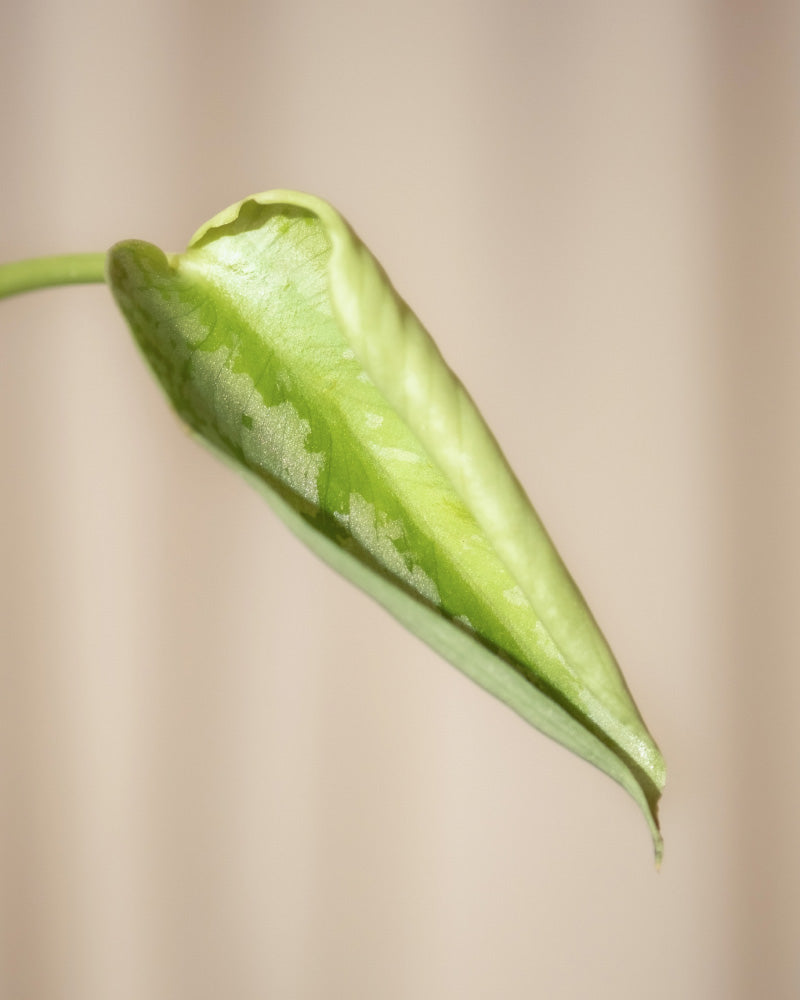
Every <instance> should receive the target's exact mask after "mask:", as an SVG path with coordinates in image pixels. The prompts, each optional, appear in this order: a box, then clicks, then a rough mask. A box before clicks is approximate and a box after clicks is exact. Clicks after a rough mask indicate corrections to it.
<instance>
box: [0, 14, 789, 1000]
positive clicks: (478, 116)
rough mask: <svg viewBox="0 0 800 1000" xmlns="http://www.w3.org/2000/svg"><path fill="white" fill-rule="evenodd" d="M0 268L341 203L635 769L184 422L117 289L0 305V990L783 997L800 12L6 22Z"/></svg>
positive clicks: (35, 996)
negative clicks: (652, 841)
mask: <svg viewBox="0 0 800 1000" xmlns="http://www.w3.org/2000/svg"><path fill="white" fill-rule="evenodd" d="M0 88H1V92H2V101H0V120H1V121H2V130H1V131H0V135H2V142H0V179H2V194H1V195H0V201H1V203H2V229H1V230H0V259H11V258H12V257H15V256H23V255H32V254H38V253H55V252H59V251H69V250H101V249H104V248H105V247H106V246H108V245H110V244H111V243H112V242H114V241H115V240H117V239H120V238H124V237H131V236H133V237H142V238H146V239H150V240H152V241H154V242H157V243H159V244H161V245H162V246H164V247H165V248H167V249H180V248H181V247H182V246H183V245H184V244H185V242H186V241H187V239H188V238H189V236H190V235H191V233H192V232H193V231H194V229H195V228H196V227H197V226H198V225H199V224H200V223H201V222H203V221H204V220H205V219H206V218H208V217H209V216H210V215H212V214H214V213H215V212H217V211H218V210H219V209H221V208H223V207H224V206H225V205H227V204H229V203H230V202H232V201H235V200H238V199H239V198H241V197H243V196H245V195H247V194H249V193H252V192H254V191H259V190H265V189H267V188H270V187H276V186H290V187H298V188H301V189H308V190H311V191H314V192H315V193H318V194H321V195H323V196H325V197H327V198H329V199H330V200H331V201H333V202H334V203H335V204H336V205H337V206H338V207H339V208H340V209H341V210H342V211H343V212H344V214H345V215H347V216H348V217H349V218H350V220H351V221H352V222H353V224H354V225H355V226H356V228H357V229H358V230H359V232H360V233H361V235H362V236H363V237H364V239H365V240H366V241H367V242H368V244H369V245H370V246H371V247H372V248H373V249H374V250H375V252H376V253H377V254H378V256H379V257H380V258H381V259H382V260H383V262H384V263H385V265H386V267H387V269H388V271H389V273H390V274H391V275H392V277H393V278H394V280H395V283H396V284H397V285H398V287H399V288H400V290H401V291H402V292H403V294H404V295H405V296H406V297H407V298H408V299H409V301H410V302H411V303H412V305H413V306H414V307H415V309H416V310H417V312H418V313H419V314H420V316H421V317H422V318H423V320H424V321H425V322H426V323H427V325H428V326H429V328H430V329H431V330H432V331H433V332H434V335H435V336H436V338H437V340H438V341H439V342H440V344H441V345H442V348H443V350H444V352H445V355H446V356H447V357H448V358H449V360H450V361H451V363H452V364H453V365H454V367H455V368H456V369H457V371H458V372H459V373H460V374H461V375H462V377H463V379H464V381H465V382H466V383H467V385H468V386H469V387H470V389H471V390H472V392H473V394H474V396H475V398H476V399H477V401H478V403H479V405H480V406H481V407H482V408H483V409H484V411H485V413H486V415H487V417H488V418H489V421H490V423H491V424H492V425H493V427H494V428H495V429H496V431H497V434H498V436H499V438H500V440H501V442H502V443H503V445H504V447H505V448H506V450H507V452H508V454H509V456H510V458H511V460H512V463H513V464H514V466H515V467H516V469H517V470H518V472H519V474H520V476H521V478H522V480H523V482H524V483H525V484H526V486H527V487H528V488H529V490H530V492H531V494H532V496H533V498H534V501H535V503H536V504H537V507H538V508H539V510H540V512H541V514H542V516H543V517H544V519H545V521H546V523H547V524H548V526H549V527H550V529H551V532H552V533H553V535H554V536H555V538H556V540H557V541H558V543H559V546H560V548H561V549H562V551H563V554H564V556H565V558H566V560H567V562H568V564H569V565H570V567H571V568H572V569H573V571H574V573H575V575H576V576H577V578H578V580H579V582H580V584H581V585H582V587H583V588H584V590H585V592H586V594H587V596H588V598H589V600H590V603H591V604H592V606H593V608H594V609H595V611H596V614H597V616H598V618H599V619H600V621H601V623H602V624H603V626H604V628H605V630H606V632H607V634H608V635H609V637H610V638H611V640H612V645H613V646H614V648H615V649H616V651H617V653H618V656H619V658H620V660H621V662H622V664H623V667H624V669H625V671H626V674H627V676H628V679H629V681H630V684H631V686H632V688H633V690H634V693H635V694H636V696H637V699H638V701H639V703H640V706H641V708H642V710H643V712H644V714H645V717H646V718H647V720H648V722H649V723H650V725H651V727H652V729H653V732H654V733H655V735H656V737H657V739H658V740H659V741H660V743H661V745H662V747H663V750H664V753H665V755H666V758H667V761H668V765H669V774H670V782H669V786H668V790H667V794H666V797H665V801H664V807H663V823H664V831H665V836H666V851H667V853H666V860H665V864H664V867H663V870H662V871H661V873H660V874H659V875H656V874H655V873H654V871H653V868H652V864H651V856H650V846H649V843H648V836H647V832H646V829H645V825H644V822H643V821H642V820H641V818H640V817H639V816H638V815H637V812H636V809H635V807H634V806H633V804H632V803H631V802H630V801H629V800H628V799H627V798H626V796H625V795H624V793H622V792H621V791H620V790H619V789H618V788H617V787H616V786H614V785H613V784H612V783H611V782H609V781H608V780H607V779H606V778H605V777H603V776H602V775H600V774H599V773H597V772H595V771H593V770H592V769H591V768H590V767H588V766H587V765H586V764H584V763H583V762H581V761H579V760H577V759H576V758H573V757H571V756H570V755H568V754H567V753H565V752H564V751H562V750H561V749H560V748H558V747H556V746H555V745H553V744H550V743H549V742H548V741H546V740H545V739H544V738H543V737H541V736H540V735H539V734H538V733H536V732H534V731H532V730H530V729H529V728H527V727H526V726H525V725H524V724H523V723H522V722H521V721H519V720H518V719H517V718H516V717H515V716H514V715H513V714H512V713H511V712H509V711H508V710H507V709H505V708H503V707H502V706H500V705H499V704H497V703H495V702H493V701H492V700H491V699H490V698H489V697H488V696H486V695H485V694H484V693H483V692H481V691H480V690H478V689H477V688H474V687H472V686H471V685H470V684H469V683H468V682H467V681H466V680H465V679H464V678H462V677H461V675H459V674H458V673H457V672H456V671H455V670H454V669H452V668H451V667H449V666H448V665H446V664H444V663H443V662H441V661H439V660H438V659H437V658H436V657H435V656H434V655H433V654H432V653H429V652H428V651H427V650H426V649H425V648H423V647H422V645H421V644H420V643H419V642H417V641H416V640H415V639H414V638H412V637H410V636H408V635H406V634H404V633H403V632H402V631H401V629H400V628H399V627H398V626H396V625H395V623H394V622H393V621H392V620H391V619H390V618H388V617H387V616H386V614H385V613H384V612H383V611H381V610H380V609H379V608H377V607H376V606H374V605H373V604H371V603H370V602H369V601H368V600H367V599H366V598H364V597H363V596H362V595H361V594H359V593H357V592H356V591H354V590H352V589H351V588H350V587H349V586H347V585H346V584H344V583H343V582H341V581H340V580H338V579H337V578H335V577H334V576H333V575H332V574H331V573H330V572H329V571H328V570H327V569H326V568H325V567H323V566H321V565H319V564H318V563H317V562H316V561H315V560H314V559H313V558H312V557H311V556H310V555H308V554H306V552H305V551H304V550H302V549H301V547H300V545H299V544H298V543H297V542H296V541H295V540H294V539H293V538H291V537H290V536H289V535H288V534H287V533H286V531H285V530H284V529H283V527H282V526H281V525H280V524H278V523H277V522H276V521H275V519H274V517H273V516H272V515H271V514H270V512H269V511H268V510H267V509H266V508H265V506H264V505H263V503H262V502H261V501H260V499H259V498H258V497H257V496H256V495H254V494H251V493H250V492H248V490H247V488H246V487H245V486H244V485H243V484H242V483H240V482H238V481H237V480H236V479H235V477H232V476H231V475H230V473H229V472H228V471H227V470H225V469H223V468H221V467H218V466H217V465H215V464H214V463H213V462H212V461H211V460H210V459H209V458H208V456H207V455H206V454H205V453H204V452H203V451H202V450H201V449H199V448H198V447H197V446H196V445H194V444H193V443H191V442H190V441H188V440H187V439H186V437H185V435H184V434H183V433H182V431H181V429H180V428H179V426H178V425H177V424H176V422H175V421H174V419H173V418H172V416H171V414H170V413H169V412H168V410H167V409H166V408H165V406H164V404H163V402H162V399H161V397H160V394H159V392H158V391H157V389H156V388H155V386H154V384H153V382H152V380H151V379H150V377H149V375H148V374H147V372H146V371H145V370H144V368H143V366H142V364H141V362H140V360H139V358H138V356H137V354H136V352H135V351H134V349H133V347H132V344H131V342H130V339H129V337H128V334H127V333H126V330H125V328H124V326H123V324H122V321H121V319H120V318H119V317H118V316H117V315H116V314H115V311H114V308H113V306H112V303H111V301H110V297H109V296H108V295H107V294H106V293H105V292H104V290H103V289H102V288H99V287H95V288H87V289H79V288H78V289H66V290H59V291H53V292H47V293H43V294H40V295H38V296H29V297H27V298H20V299H18V300H14V301H10V302H7V303H3V304H2V307H0V358H1V359H2V362H1V363H0V458H1V459H2V468H3V476H2V488H1V492H0V782H1V783H2V784H1V785H0V810H1V814H0V838H1V839H0V943H1V946H2V951H1V952H0V996H1V997H2V998H3V1000H5V998H8V1000H12V998H13V1000H51V998H53V1000H56V998H57V1000H62V998H63V1000H67V998H70V1000H71V998H76V1000H78V998H80V1000H95V998H97V1000H99V998H114V1000H134V998H135V1000H141V998H145V997H146V998H148V1000H149V998H153V1000H162V998H163V1000H167V998H169V1000H174V998H179V1000H183V998H186V1000H205V998H208V1000H211V998H215V1000H216V998H221V997H226V998H227V997H230V998H236V1000H249V998H265V997H269V998H278V1000H282V998H298V1000H300V998H302V1000H305V998H315V1000H316V998H348V1000H349V998H381V1000H383V998H387V1000H395V998H396V1000H400V998H403V1000H405V998H436V1000H445V998H458V1000H478V998H481V1000H483V998H496V997H499V998H507V1000H517V998H528V997H559V998H561V997H565V998H583V997H586V996H593V997H614V998H634V997H635V998H641V997H648V998H663V1000H666V998H670V1000H672V998H676V997H681V998H698V1000H700V998H717V997H719V998H726V1000H727V998H742V1000H744V998H750V997H756V996H758V997H768V998H771V1000H783V998H790V997H791V998H795V997H797V996H798V995H800V945H799V942H798V938H800V860H799V854H798V850H797V844H798V841H799V840H800V806H799V805H798V795H797V787H798V773H800V771H799V768H800V727H799V726H798V723H797V720H798V711H799V710H800V671H798V652H797V645H798V643H797V636H798V624H797V622H798V614H799V612H798V597H800V581H799V580H798V576H799V575H800V571H799V570H798V565H800V529H798V517H797V512H798V507H800V467H799V465H798V443H800V442H799V441H798V438H799V437H800V436H799V435H798V426H800V412H799V411H800V402H798V391H797V386H798V384H800V381H799V380H800V338H798V319H800V315H799V314H800V298H799V294H800V293H798V270H799V267H798V265H800V241H799V240H798V236H800V211H799V209H800V202H799V199H798V177H800V170H799V169H798V168H799V167H800V125H799V124H798V122H800V117H799V116H798V111H799V110H800V17H798V6H797V4H793V3H792V4H789V3H787V4H781V3H777V2H769V0H767V2H761V3H753V4H747V3H733V2H718V3H716V4H713V3H708V4H705V3H700V2H688V0H669V2H660V3H656V2H642V0H629V2H610V3H609V2H600V0H597V2H588V0H583V2H574V3H570V2H566V3H565V2H561V0H551V2H547V3H530V4H525V3H522V2H512V0H496V2H494V3H491V4H489V3H480V2H478V0H469V2H463V3H459V2H456V0H444V2H436V0H434V2H432V3H431V2H426V3H422V2H421V0H409V2H405V3H399V2H398V3H393V4H391V5H390V4H381V3H377V4H376V3H366V2H364V3H355V2H348V3H337V2H336V0H328V2H327V3H326V2H324V0H319V2H317V3H305V2H302V0H297V2H276V3H262V4H258V3H249V4H248V3H245V2H239V0H229V2H227V3H212V2H210V0H200V2H197V0H195V2H189V0H183V2H179V0H139V2H138V3H128V4H124V5H123V4H114V3H100V2H99V0H98V2H96V3H93V2H89V0H69V2H68V0H32V2H30V3H28V4H22V3H19V4H10V3H9V4H8V5H7V9H6V10H5V11H4V14H3V30H2V33H0Z"/></svg>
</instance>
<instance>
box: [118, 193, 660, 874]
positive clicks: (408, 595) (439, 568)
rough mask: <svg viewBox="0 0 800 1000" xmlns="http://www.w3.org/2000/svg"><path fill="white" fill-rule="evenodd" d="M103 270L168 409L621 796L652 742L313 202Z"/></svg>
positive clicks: (388, 305) (524, 521) (543, 536)
mask: <svg viewBox="0 0 800 1000" xmlns="http://www.w3.org/2000/svg"><path fill="white" fill-rule="evenodd" d="M108 280H109V283H110V285H111V288H112V290H113V293H114V296H115V297H116V299H117V302H118V303H119V305H120V307H121V309H122V311H123V312H124V314H125V316H126V318H127V320H128V322H129V324H130V326H131V328H132V330H133V332H134V335H135V337H136V339H137V341H138V343H139V345H140V347H141V349H142V351H143V353H144V355H145V357H146V359H147V361H148V362H149V363H150V365H151V366H152V368H153V370H154V371H155V373H156V375H157V376H158V378H159V380H160V382H161V383H162V385H163V387H164V389H165V390H166V393H167V395H168V397H169V399H170V400H171V402H172V404H173V406H174V407H175V409H176V410H177V412H178V414H179V415H180V417H181V418H182V419H183V420H184V421H185V422H186V423H187V424H188V425H189V426H190V427H191V428H192V429H193V430H194V431H195V432H197V434H199V435H200V436H201V437H202V438H203V439H204V440H205V441H206V442H207V443H208V444H210V445H211V447H212V448H213V449H214V450H215V451H216V452H218V453H219V454H220V455H222V456H223V457H224V458H226V459H227V460H228V461H229V462H231V463H232V464H233V465H234V466H235V467H236V468H237V469H239V470H240V471H241V472H242V473H244V475H245V476H246V477H247V478H248V479H249V480H250V481H251V482H252V483H254V484H255V485H256V486H257V487H258V488H259V489H260V491H261V492H262V493H263V494H264V495H265V497H266V499H267V500H268V501H269V503H270V504H271V506H272V507H273V508H274V510H275V511H276V512H277V513H278V514H279V515H280V517H281V518H282V519H283V520H284V521H285V522H286V523H287V524H288V525H289V527H290V528H291V529H292V530H293V531H294V532H295V533H296V534H297V535H298V536H299V537H300V538H301V539H302V540H303V541H304V542H305V543H306V544H307V545H309V546H310V547H311V548H312V549H313V550H314V551H315V552H316V553H317V554H318V555H320V556H321V557H322V558H323V559H325V560H326V561H327V562H328V563H330V564H331V565H332V566H333V567H334V568H335V569H337V570H338V571H339V572H340V573H342V574H343V575H344V576H346V577H348V578H349V579H350V580H352V581H353V582H354V583H356V584H357V585H358V586H360V587H361V588H363V589H364V590H366V591H367V592H368V593H369V594H371V595H372V596H373V597H374V598H376V599H377V600H378V601H380V603H381V604H383V605H384V606H385V607H386V608H388V610H389V611H390V612H391V613H392V614H393V615H395V616H396V617H397V618H398V619H399V620H400V621H401V622H403V623H404V624H405V625H406V626H407V627H408V628H410V629H411V630H412V631H413V632H415V633H417V634H418V635H419V636H421V637H422V638H423V639H425V640H426V641H427V642H428V643H429V644H430V645H431V646H432V647H433V648H434V649H436V650H438V652H440V653H441V654H442V655H443V656H445V657H446V658H447V659H448V660H450V661H451V662H452V663H453V664H455V665H456V666H457V667H459V668H460V669H461V670H463V671H464V672H465V673H466V674H468V675H469V676H470V677H471V678H472V679H473V680H475V681H477V682H478V683H479V684H480V685H482V686H483V687H484V688H486V689H487V690H488V691H490V692H491V693H492V694H494V695H496V696H497V697H498V698H500V699H501V700H503V701H504V702H506V703H507V704H508V705H509V706H511V708H513V709H514V710H515V711H516V712H518V713H519V714H520V715H521V716H523V717H524V718H525V719H527V720H528V721H529V722H531V723H533V725H535V726H536V727H537V728H539V729H540V730H542V731H543V732H545V733H547V734H548V735H550V736H552V737H553V738H555V739H556V740H559V741H560V742H561V743H563V744H564V745H565V746H567V747H569V748H570V749H571V750H573V751H575V752H576V753H578V754H580V755H581V756H582V757H585V758H586V759H587V760H589V761H591V762H592V763H593V764H595V765H597V766H598V767H600V768H602V769H603V770H604V771H606V772H607V773H608V774H609V775H611V777H612V778H614V779H615V780H616V781H618V782H619V783H620V784H621V785H623V786H624V787H625V788H626V789H627V790H628V791H629V792H630V793H631V795H632V796H633V797H634V799H636V801H637V802H638V803H639V805H640V806H641V808H642V809H643V811H644V813H645V816H646V817H647V819H648V822H649V824H650V828H651V831H652V834H653V838H654V843H655V848H656V854H657V857H660V853H661V837H660V834H659V830H658V822H657V818H656V805H657V802H658V798H659V796H660V793H661V789H662V787H663V783H664V766H663V761H662V759H661V755H660V754H659V751H658V749H657V747H656V746H655V744H654V743H653V741H652V739H651V737H650V735H649V733H648V732H647V729H646V728H645V726H644V723H643V722H642V720H641V718H640V716H639V714H638V712H637V710H636V707H635V705H634V703H633V701H632V699H631V696H630V694H629V693H628V690H627V688H626V686H625V682H624V681H623V679H622V676H621V674H620V672H619V668H618V667H617V664H616V662H615V660H614V658H613V655H612V654H611V652H610V650H609V648H608V645H607V644H606V642H605V640H604V638H603V636H602V634H601V632H600V630H599V629H598V627H597V625H596V624H595V621H594V619H593V618H592V615H591V613H590V611H589V610H588V608H587V606H586V604H585V602H584V600H583V598H582V597H581V595H580V593H579V591H578V589H577V588H576V586H575V584H574V583H573V581H572V578H571V577H570V575H569V573H568V572H567V570H566V569H565V567H564V565H563V563H562V562H561V559H560V557H559V555H558V553H557V552H556V550H555V548H554V547H553V545H552V543H551V541H550V539H549V537H548V536H547V533H546V532H545V530H544V528H543V527H542V524H541V522H540V521H539V518H538V517H537V515H536V513H535V512H534V510H533V508H532V507H531V505H530V502H529V500H528V498H527V497H526V495H525V493H524V491H523V489H522V488H521V486H520V484H519V482H518V481H517V479H516V478H515V476H514V474H513V473H512V471H511V470H510V468H509V467H508V464H507V463H506V461H505V459H504V457H503V455H502V453H501V452H500V450H499V448H498V446H497V443H496V442H495V440H494V438H493V436H492V434H491V432H490V431H489V429H488V428H487V426H486V424H485V423H484V421H483V419H482V417H481V416H480V414H479V413H478V411H477V410H476V408H475V406H474V404H473V403H472V401H471V399H470V398H469V396H468V395H467V393H466V391H465V389H464V387H463V386H462V385H461V383H460V382H459V381H458V379H457V378H456V376H455V375H454V374H453V372H452V371H451V370H450V369H449V368H448V367H447V365H446V364H445V362H444V361H443V359H442V357H441V355H440V354H439V351H438V350H437V348H436V346H435V344H434V343H433V341H432V340H431V338H430V337H429V335H428V334H427V333H426V332H425V330H424V329H423V328H422V326H421V325H420V323H419V321H418V320H417V318H416V317H415V316H414V314H413V313H412V312H411V311H410V310H409V308H408V306H407V305H406V304H405V302H403V300H402V299H401V298H400V297H399V295H398V294H397V292H395V290H394V289H393V287H392V286H391V284H390V283H389V280H388V279H387V277H386V275H385V273H384V272H383V270H382V269H381V267H380V265H379V264H378V263H377V261H376V260H375V258H374V257H373V256H372V254H371V253H370V252H369V250H367V248H366V247H365V246H364V245H363V244H362V243H361V242H360V240H359V239H358V237H357V236H355V234H354V233H353V232H352V230H351V229H350V228H349V227H348V225H347V223H346V222H345V221H344V220H343V219H342V218H341V217H340V216H339V215H338V214H337V213H336V212H335V211H334V210H333V209H332V208H331V207H330V206H329V205H328V204H326V203H325V202H323V201H321V200H319V199H317V198H314V197H312V196H310V195H305V194H299V193H296V192H291V191H273V192H270V193H268V194H263V195H256V196H254V197H252V198H248V199H246V200H245V201H243V202H241V203H240V204H238V205H235V206H233V207H232V208H229V209H228V210H227V211H225V212H223V213H222V214H220V215H218V216H217V217H216V218H214V219H212V220H211V222H209V223H208V224H207V225H205V226H204V227H203V228H202V229H201V230H200V231H199V232H198V233H197V234H196V235H195V237H194V238H193V240H192V242H191V244H190V245H189V248H188V250H187V251H186V252H185V253H183V254H177V255H165V254H164V253H162V251H161V250H159V249H157V248H156V247H154V246H152V245H150V244H147V243H141V242H135V241H129V242H125V243H119V244H117V245H116V246H115V247H113V248H112V250H111V251H110V252H109V259H108Z"/></svg>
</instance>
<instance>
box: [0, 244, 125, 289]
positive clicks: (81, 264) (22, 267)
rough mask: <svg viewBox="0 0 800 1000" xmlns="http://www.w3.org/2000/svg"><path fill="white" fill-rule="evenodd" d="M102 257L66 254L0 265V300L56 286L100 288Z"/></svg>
mask: <svg viewBox="0 0 800 1000" xmlns="http://www.w3.org/2000/svg"><path fill="white" fill-rule="evenodd" d="M105 280H106V255H105V254H104V253H70V254H58V255H56V256H53V257H33V258H31V259H30V260H18V261H14V262H13V263H11V264H0V299H5V298H8V297H9V296H10V295H19V294H20V293H22V292H32V291H35V290H36V289H38V288H52V287H54V286H56V285H91V284H98V283H99V284H104V283H105Z"/></svg>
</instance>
